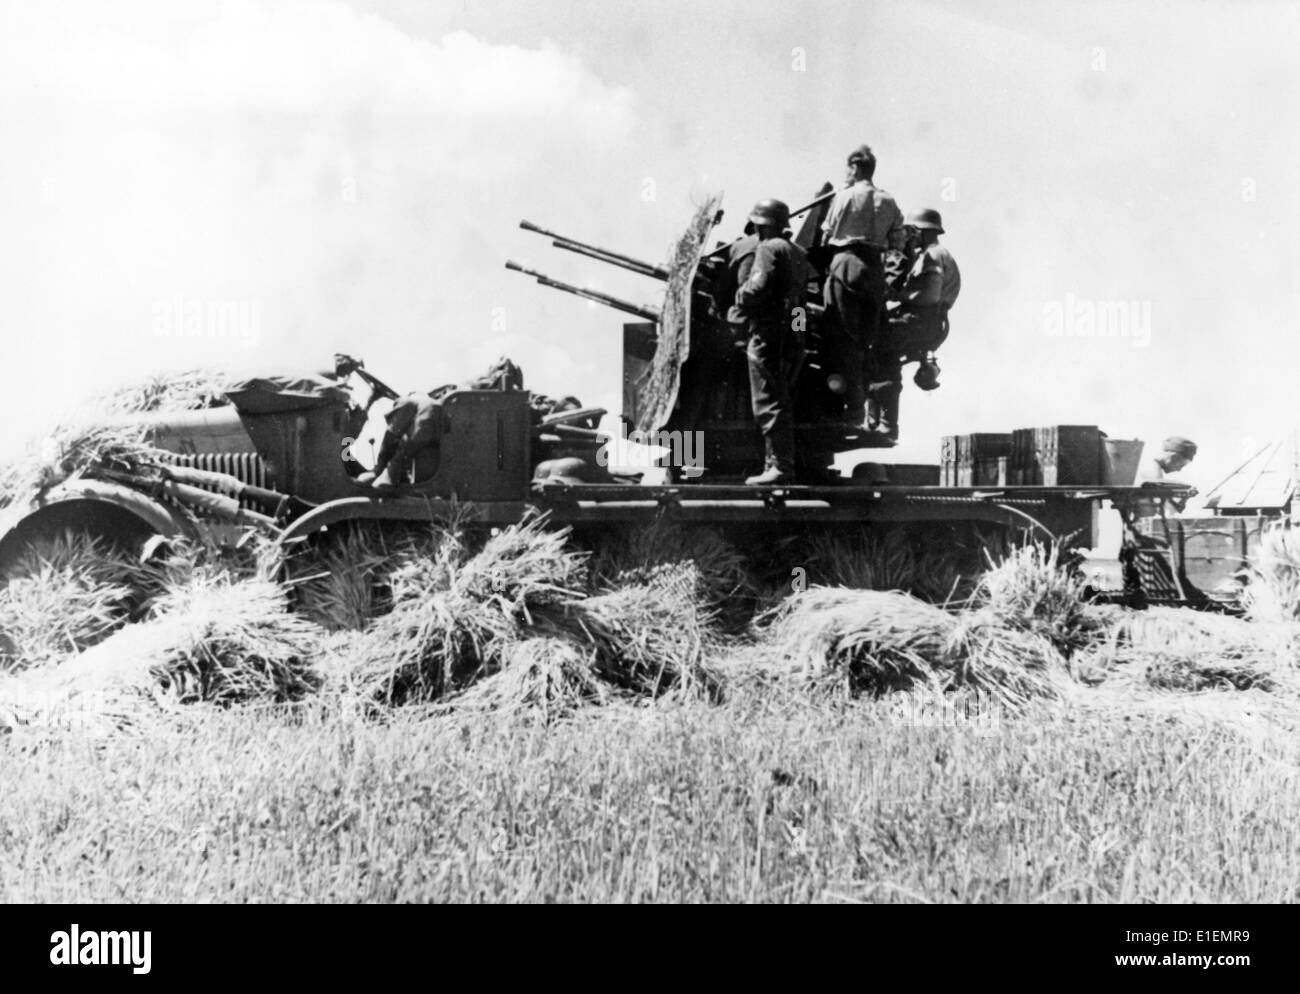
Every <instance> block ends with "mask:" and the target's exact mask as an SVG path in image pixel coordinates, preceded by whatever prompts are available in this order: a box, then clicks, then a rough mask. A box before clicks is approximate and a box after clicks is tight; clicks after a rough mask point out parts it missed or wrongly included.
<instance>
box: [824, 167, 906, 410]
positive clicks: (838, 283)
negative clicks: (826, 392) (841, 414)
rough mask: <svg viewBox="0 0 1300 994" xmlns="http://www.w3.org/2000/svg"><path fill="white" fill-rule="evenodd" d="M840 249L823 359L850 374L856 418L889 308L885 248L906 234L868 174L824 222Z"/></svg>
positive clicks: (829, 288) (830, 278) (831, 273)
mask: <svg viewBox="0 0 1300 994" xmlns="http://www.w3.org/2000/svg"><path fill="white" fill-rule="evenodd" d="M822 233H823V235H824V236H825V239H826V244H827V245H829V246H830V247H831V248H832V249H833V251H834V254H833V255H832V256H831V262H830V266H829V267H828V270H827V276H826V288H825V300H824V302H825V305H826V317H827V321H826V331H825V333H824V335H823V340H822V348H823V359H824V361H825V362H826V365H827V367H828V368H830V369H833V370H834V371H836V372H839V373H840V374H841V375H842V376H844V378H845V380H846V383H847V386H848V390H847V395H846V397H845V403H846V404H847V406H848V408H849V416H850V418H852V419H853V420H854V421H855V422H856V421H857V419H858V416H859V414H860V413H861V411H862V407H863V404H864V403H865V401H866V384H867V372H868V368H867V356H868V350H869V349H870V347H871V345H872V343H874V342H875V341H876V339H877V338H878V337H879V335H880V327H881V320H882V317H883V314H884V308H885V266H884V260H883V254H884V252H885V250H886V249H887V248H889V247H891V246H893V247H897V246H899V245H901V243H902V240H903V213H902V211H900V210H899V208H898V204H897V202H896V201H895V200H894V198H893V197H892V196H891V195H890V194H889V193H887V192H886V191H884V190H882V189H880V188H879V187H877V186H875V185H874V184H872V183H871V182H869V181H868V180H858V181H857V182H856V183H854V184H853V185H852V186H850V187H847V188H846V189H843V190H841V191H840V192H839V193H837V194H836V195H835V199H834V200H833V201H832V202H831V206H830V210H829V211H828V213H827V215H826V220H825V221H824V222H823V224H822Z"/></svg>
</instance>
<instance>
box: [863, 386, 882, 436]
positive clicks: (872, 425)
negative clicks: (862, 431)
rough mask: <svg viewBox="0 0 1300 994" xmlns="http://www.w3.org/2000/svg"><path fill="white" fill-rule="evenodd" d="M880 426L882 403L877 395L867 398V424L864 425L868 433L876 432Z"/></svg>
mask: <svg viewBox="0 0 1300 994" xmlns="http://www.w3.org/2000/svg"><path fill="white" fill-rule="evenodd" d="M879 424H880V401H879V400H877V399H876V395H875V394H872V395H871V396H870V397H868V398H867V423H866V424H865V425H863V427H864V428H866V429H867V431H875V430H876V427H877V426H878V425H879Z"/></svg>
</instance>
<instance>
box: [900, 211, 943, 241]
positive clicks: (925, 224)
mask: <svg viewBox="0 0 1300 994" xmlns="http://www.w3.org/2000/svg"><path fill="white" fill-rule="evenodd" d="M903 223H904V224H905V225H907V227H909V228H928V229H929V230H930V231H937V232H939V234H941V235H942V234H943V218H941V217H940V216H939V212H938V211H937V210H935V209H934V208H932V207H923V208H921V209H920V210H919V211H912V212H911V213H909V214H908V215H907V220H906V221H904V222H903Z"/></svg>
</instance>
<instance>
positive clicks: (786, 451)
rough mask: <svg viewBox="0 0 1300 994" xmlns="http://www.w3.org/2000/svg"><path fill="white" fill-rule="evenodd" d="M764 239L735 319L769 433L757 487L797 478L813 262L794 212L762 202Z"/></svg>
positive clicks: (739, 293)
mask: <svg viewBox="0 0 1300 994" xmlns="http://www.w3.org/2000/svg"><path fill="white" fill-rule="evenodd" d="M749 220H750V222H751V223H752V224H753V225H754V233H755V235H756V236H757V237H758V245H757V247H756V248H755V250H754V255H753V263H752V265H750V266H749V267H748V274H747V276H746V277H745V280H744V282H743V283H741V284H740V287H739V288H738V289H737V290H736V302H735V307H734V308H733V309H732V311H731V315H732V316H733V317H735V318H739V319H741V320H743V321H744V323H745V330H746V332H747V334H748V345H747V355H748V359H749V389H750V398H751V402H752V404H753V410H754V420H755V421H757V422H758V427H759V429H760V430H761V431H762V432H763V447H764V452H765V459H764V470H763V472H762V473H760V474H759V475H757V476H751V477H749V478H748V479H747V480H745V482H746V483H747V484H749V485H751V486H762V485H766V484H774V483H788V482H790V481H791V480H793V479H794V411H793V409H792V407H791V403H790V389H791V387H792V386H793V384H794V379H795V376H796V374H797V373H798V368H799V365H800V364H801V363H802V362H803V331H802V324H801V318H802V314H801V313H800V311H801V309H802V307H803V305H804V302H805V301H804V297H805V294H806V291H807V284H808V276H809V268H808V257H807V256H806V255H805V254H804V251H803V249H801V248H800V247H799V246H797V245H795V244H794V243H793V242H791V241H790V238H789V235H790V233H789V231H787V230H786V227H787V226H788V225H789V223H790V208H789V207H787V206H786V205H785V204H783V203H782V202H781V201H779V200H760V201H759V202H758V203H757V204H755V205H754V209H753V211H752V212H751V213H750V215H749Z"/></svg>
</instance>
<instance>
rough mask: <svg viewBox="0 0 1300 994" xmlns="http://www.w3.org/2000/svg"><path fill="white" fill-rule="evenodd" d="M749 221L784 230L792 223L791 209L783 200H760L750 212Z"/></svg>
mask: <svg viewBox="0 0 1300 994" xmlns="http://www.w3.org/2000/svg"><path fill="white" fill-rule="evenodd" d="M749 220H750V221H752V222H753V223H754V224H768V225H771V226H772V227H774V228H784V227H786V226H787V225H789V223H790V208H789V207H787V206H786V205H785V202H784V201H781V200H760V201H759V202H758V203H756V204H755V205H754V209H753V210H752V211H750V212H749Z"/></svg>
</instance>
